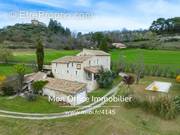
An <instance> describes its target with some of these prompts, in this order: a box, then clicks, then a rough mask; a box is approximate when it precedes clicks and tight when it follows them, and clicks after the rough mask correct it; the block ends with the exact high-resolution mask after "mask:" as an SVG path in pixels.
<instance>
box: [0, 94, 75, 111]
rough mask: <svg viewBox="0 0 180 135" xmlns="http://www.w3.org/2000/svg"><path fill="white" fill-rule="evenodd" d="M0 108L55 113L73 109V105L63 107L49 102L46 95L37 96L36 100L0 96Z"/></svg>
mask: <svg viewBox="0 0 180 135" xmlns="http://www.w3.org/2000/svg"><path fill="white" fill-rule="evenodd" d="M0 109H2V110H7V111H15V112H29V113H56V112H64V111H68V110H71V109H73V107H63V105H62V104H61V103H59V104H58V103H55V102H49V101H48V99H47V98H46V97H38V98H37V100H36V101H32V102H31V101H28V100H26V99H24V98H22V97H15V98H13V99H8V97H2V96H0Z"/></svg>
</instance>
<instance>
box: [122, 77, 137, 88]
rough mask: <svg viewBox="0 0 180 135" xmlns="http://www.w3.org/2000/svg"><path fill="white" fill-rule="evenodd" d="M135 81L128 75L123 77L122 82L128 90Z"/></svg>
mask: <svg viewBox="0 0 180 135" xmlns="http://www.w3.org/2000/svg"><path fill="white" fill-rule="evenodd" d="M134 81H135V79H134V77H133V76H131V75H129V76H124V77H123V82H124V83H125V84H126V85H128V88H129V87H130V85H132V84H133V83H134Z"/></svg>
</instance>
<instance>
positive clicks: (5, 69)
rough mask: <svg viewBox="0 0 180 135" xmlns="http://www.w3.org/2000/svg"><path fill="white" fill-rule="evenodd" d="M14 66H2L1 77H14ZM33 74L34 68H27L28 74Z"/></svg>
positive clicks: (0, 65)
mask: <svg viewBox="0 0 180 135" xmlns="http://www.w3.org/2000/svg"><path fill="white" fill-rule="evenodd" d="M13 66H14V65H10V64H0V75H6V76H8V75H13V74H15V70H14V67H13ZM31 72H32V68H31V67H28V66H26V73H31Z"/></svg>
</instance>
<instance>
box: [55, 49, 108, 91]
mask: <svg viewBox="0 0 180 135" xmlns="http://www.w3.org/2000/svg"><path fill="white" fill-rule="evenodd" d="M110 64H111V58H110V54H108V53H106V52H103V51H100V50H88V49H83V51H82V52H80V53H79V54H77V55H76V56H65V57H62V58H59V59H57V60H54V61H52V73H53V75H54V77H55V78H59V79H64V80H69V81H77V82H81V83H85V84H86V85H87V91H88V92H90V91H92V90H94V89H96V88H97V87H98V84H97V82H96V75H97V74H98V73H99V71H100V70H101V69H102V68H103V69H104V70H110Z"/></svg>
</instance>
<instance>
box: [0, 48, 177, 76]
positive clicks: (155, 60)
mask: <svg viewBox="0 0 180 135" xmlns="http://www.w3.org/2000/svg"><path fill="white" fill-rule="evenodd" d="M78 52H80V51H78V50H52V49H46V50H45V64H50V63H51V61H52V60H54V59H57V58H60V57H63V56H67V55H75V54H77V53H78ZM13 54H14V58H13V59H12V61H13V62H23V63H34V62H35V61H36V55H35V50H17V51H14V53H13ZM110 54H111V58H112V61H113V62H117V61H119V60H120V56H122V57H124V59H125V61H126V62H128V63H136V61H137V60H138V58H139V57H140V56H143V59H144V63H145V64H148V65H153V64H158V65H160V66H167V67H169V68H170V69H172V70H174V71H175V70H177V69H180V52H179V51H166V50H144V49H125V50H119V49H114V50H111V51H110ZM13 73H14V72H13V68H12V67H11V66H10V65H2V64H0V74H5V75H9V74H13Z"/></svg>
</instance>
